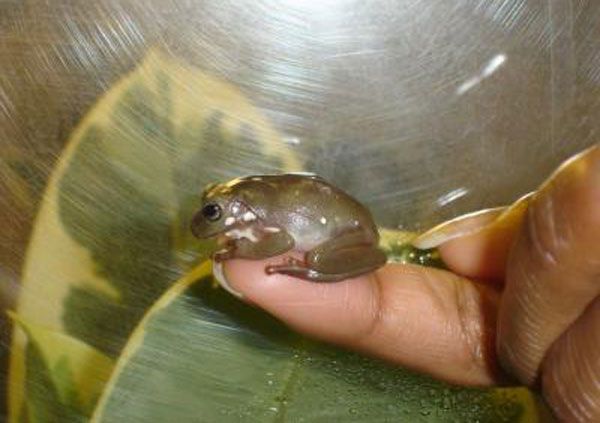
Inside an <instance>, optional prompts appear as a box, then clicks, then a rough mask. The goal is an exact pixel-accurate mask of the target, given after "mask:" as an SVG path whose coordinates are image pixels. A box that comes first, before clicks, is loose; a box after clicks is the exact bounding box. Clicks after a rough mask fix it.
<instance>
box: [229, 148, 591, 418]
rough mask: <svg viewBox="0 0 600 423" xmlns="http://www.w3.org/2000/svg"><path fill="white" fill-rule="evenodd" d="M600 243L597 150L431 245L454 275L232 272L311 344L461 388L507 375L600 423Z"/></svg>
mask: <svg viewBox="0 0 600 423" xmlns="http://www.w3.org/2000/svg"><path fill="white" fill-rule="evenodd" d="M599 241H600V148H599V147H598V146H596V147H594V148H592V149H589V150H587V151H586V152H584V153H582V154H581V155H579V156H577V157H575V158H573V159H572V160H570V161H569V162H567V163H566V164H564V165H563V166H561V168H560V169H559V170H558V171H557V172H556V173H555V174H554V175H552V177H551V178H550V179H549V180H548V181H547V182H546V183H545V184H543V185H542V187H540V189H539V190H538V191H537V192H536V193H535V195H534V196H533V197H531V198H529V199H527V200H525V201H522V202H520V203H519V205H517V206H516V207H513V208H512V209H511V210H510V211H509V212H508V213H506V212H504V211H502V210H498V209H495V210H490V211H487V212H483V213H479V214H475V215H472V216H467V217H465V218H462V219H459V220H458V221H454V222H453V223H451V224H449V225H445V226H444V227H442V228H441V229H438V230H437V233H436V234H432V233H429V234H427V235H426V236H425V237H423V238H421V239H420V240H419V242H420V243H421V245H425V244H427V245H429V246H431V245H439V250H440V254H441V255H442V258H443V259H444V261H445V262H446V264H447V265H448V267H449V269H451V271H452V272H449V271H442V270H437V269H431V268H424V267H419V266H415V265H400V264H388V265H386V266H385V267H384V268H382V269H380V270H379V271H377V272H375V273H373V274H370V275H366V276H361V277H359V278H355V279H352V280H346V281H343V282H339V283H332V284H315V283H312V282H307V281H304V280H299V279H295V278H292V277H288V276H284V275H271V276H266V275H265V272H264V268H265V262H257V261H245V260H231V261H229V262H226V263H225V265H224V269H223V271H224V274H225V277H226V279H227V282H228V284H229V285H230V287H231V288H232V289H234V290H236V291H238V292H240V293H241V294H242V295H243V298H244V300H246V301H248V302H250V303H253V304H255V305H257V306H259V307H261V308H263V309H265V310H266V311H268V312H270V313H271V314H273V315H274V316H276V317H278V318H279V319H281V320H282V321H284V322H285V323H287V324H288V325H289V326H291V327H292V328H294V329H296V330H298V331H300V332H302V333H305V334H307V335H309V336H313V337H315V338H319V339H322V340H324V341H327V342H332V343H336V344H339V345H342V346H345V347H348V348H351V349H355V350H359V351H362V352H364V353H367V354H370V355H373V356H377V357H380V358H383V359H385V360H388V361H391V362H394V363H398V364H401V365H403V366H406V367H410V368H413V369H415V370H419V371H422V372H426V373H429V374H431V375H433V376H435V377H438V378H441V379H445V380H448V381H450V382H454V383H458V384H468V385H490V384H497V383H501V382H502V380H503V373H502V371H501V370H499V369H500V368H501V369H503V370H504V372H506V373H508V374H509V375H510V376H512V377H515V378H516V379H518V380H519V381H520V382H521V383H523V384H526V385H529V386H534V387H538V388H539V389H541V391H542V394H543V395H544V397H545V398H546V400H547V401H548V403H549V404H550V406H551V407H552V409H553V410H554V411H555V413H556V415H557V416H558V417H559V418H560V419H561V420H564V421H600V247H599ZM419 242H417V243H419ZM277 260H278V258H273V259H270V260H267V262H273V261H277Z"/></svg>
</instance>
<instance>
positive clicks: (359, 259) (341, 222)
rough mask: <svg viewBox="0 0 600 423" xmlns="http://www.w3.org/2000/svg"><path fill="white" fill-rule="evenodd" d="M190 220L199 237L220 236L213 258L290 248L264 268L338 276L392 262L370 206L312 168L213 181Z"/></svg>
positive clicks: (317, 277)
mask: <svg viewBox="0 0 600 423" xmlns="http://www.w3.org/2000/svg"><path fill="white" fill-rule="evenodd" d="M200 203H201V204H200V207H199V209H198V211H197V212H196V213H195V214H194V216H193V217H192V219H191V224H190V228H191V232H192V234H193V235H194V236H195V237H197V238H199V239H215V240H216V241H217V248H216V249H215V251H214V252H213V254H212V260H213V261H214V262H215V263H218V264H221V263H223V262H224V261H226V260H230V259H248V260H264V259H268V258H271V257H275V256H280V255H283V254H285V253H289V252H297V253H300V254H296V256H302V257H303V258H302V259H299V258H295V257H293V256H289V257H285V258H284V259H283V261H282V262H280V263H276V264H273V263H270V264H267V265H266V267H265V273H266V274H267V275H273V274H283V275H288V276H292V277H296V278H300V279H304V280H308V281H311V282H338V281H342V280H345V279H350V278H355V277H357V276H360V275H363V274H367V273H371V272H373V271H375V270H377V269H378V268H380V267H382V266H383V265H384V264H385V263H386V262H387V256H386V254H385V253H384V252H383V251H382V250H381V249H380V248H379V231H378V229H377V226H376V224H375V222H374V219H373V216H372V215H371V213H370V211H369V210H368V209H367V208H366V207H365V206H364V205H363V204H361V203H360V202H359V201H358V200H357V199H355V198H354V197H352V196H351V195H350V194H348V193H346V192H345V191H343V190H341V189H340V188H337V187H336V186H334V185H333V184H331V183H329V182H327V181H326V180H325V179H324V178H322V177H321V176H319V175H316V174H313V173H284V174H264V175H250V176H243V177H239V178H235V179H233V180H231V181H228V182H224V183H216V184H210V185H208V186H207V187H206V188H205V189H204V191H203V193H202V195H201V200H200Z"/></svg>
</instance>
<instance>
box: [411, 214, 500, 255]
mask: <svg viewBox="0 0 600 423" xmlns="http://www.w3.org/2000/svg"><path fill="white" fill-rule="evenodd" d="M507 209H508V207H497V208H493V209H485V210H480V211H477V212H473V213H468V214H464V215H462V216H459V217H456V218H454V219H452V220H448V221H446V222H444V223H441V224H439V225H437V226H435V227H434V228H432V229H430V230H428V231H426V232H424V233H422V234H421V235H419V236H417V237H416V238H415V239H413V240H412V242H411V243H412V245H413V246H415V247H416V248H419V249H421V250H428V249H430V248H435V247H438V246H440V245H442V244H443V243H445V242H448V241H450V240H452V239H455V238H459V237H463V236H466V235H472V234H474V233H476V232H479V231H481V230H482V229H484V228H485V227H487V226H488V225H489V224H491V223H492V222H494V221H495V220H496V219H497V218H498V217H499V216H501V215H502V214H503V213H504V212H505V211H506V210H507Z"/></svg>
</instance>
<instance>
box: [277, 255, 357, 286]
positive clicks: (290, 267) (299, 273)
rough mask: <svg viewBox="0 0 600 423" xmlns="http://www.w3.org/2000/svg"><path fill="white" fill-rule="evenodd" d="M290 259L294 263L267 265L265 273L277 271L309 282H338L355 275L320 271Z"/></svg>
mask: <svg viewBox="0 0 600 423" xmlns="http://www.w3.org/2000/svg"><path fill="white" fill-rule="evenodd" d="M292 261H294V263H295V264H294V263H292V264H277V265H270V266H267V267H266V268H265V272H266V274H267V275H273V274H275V273H279V274H281V275H288V276H293V277H295V278H300V279H304V280H307V281H311V282H338V281H341V280H344V279H348V278H350V277H352V276H357V275H356V274H355V273H322V272H319V271H318V270H315V269H311V268H309V267H307V266H306V264H305V263H304V262H302V261H300V260H296V259H293V260H292Z"/></svg>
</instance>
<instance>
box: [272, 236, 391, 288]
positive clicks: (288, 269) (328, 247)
mask: <svg viewBox="0 0 600 423" xmlns="http://www.w3.org/2000/svg"><path fill="white" fill-rule="evenodd" d="M386 261H387V257H386V255H385V253H384V252H383V251H381V250H379V249H378V248H377V247H376V246H375V245H373V242H372V241H371V240H367V239H365V238H364V235H363V234H362V233H360V232H350V233H347V234H345V235H341V236H339V237H336V238H334V239H332V240H329V241H326V242H324V243H323V244H321V245H319V246H317V247H315V248H314V249H313V250H311V251H309V252H307V253H306V257H305V262H302V261H299V260H291V261H288V263H285V264H282V265H275V266H268V267H267V269H266V270H267V273H269V274H272V273H282V274H286V275H290V276H295V277H298V278H302V279H306V280H310V281H314V282H336V281H341V280H344V279H348V278H352V277H356V276H359V275H362V274H365V273H369V272H372V271H374V270H376V269H378V268H379V267H381V266H383V265H384V264H385V263H386Z"/></svg>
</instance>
